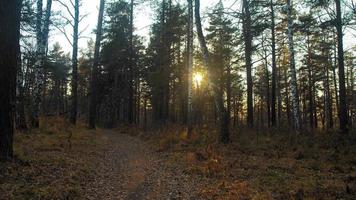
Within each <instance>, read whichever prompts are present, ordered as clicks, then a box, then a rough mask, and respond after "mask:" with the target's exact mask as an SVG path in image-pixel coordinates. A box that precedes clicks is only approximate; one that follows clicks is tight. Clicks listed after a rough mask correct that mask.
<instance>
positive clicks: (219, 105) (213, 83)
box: [195, 0, 230, 143]
mask: <svg viewBox="0 0 356 200" xmlns="http://www.w3.org/2000/svg"><path fill="white" fill-rule="evenodd" d="M195 24H196V28H197V34H198V39H199V43H200V48H201V51H202V53H203V60H204V65H205V66H206V67H207V68H208V74H207V76H208V82H209V87H211V88H212V92H213V97H214V103H215V107H216V110H217V112H218V113H219V114H220V116H221V117H220V140H221V142H223V143H228V142H229V141H230V133H229V121H228V120H227V114H226V113H227V111H226V108H225V106H224V102H223V97H222V95H219V93H221V91H219V88H218V84H217V82H218V78H217V77H216V75H217V73H216V68H214V67H212V66H211V64H210V56H209V51H208V47H207V45H206V41H205V37H204V34H203V29H202V25H201V18H200V0H195Z"/></svg>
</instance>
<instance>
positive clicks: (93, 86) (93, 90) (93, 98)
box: [89, 0, 105, 129]
mask: <svg viewBox="0 0 356 200" xmlns="http://www.w3.org/2000/svg"><path fill="white" fill-rule="evenodd" d="M104 7H105V0H100V8H99V16H98V24H97V29H96V39H95V47H94V61H93V67H92V69H91V81H90V99H89V128H91V129H94V128H95V123H96V120H95V118H96V107H97V94H98V91H97V89H98V88H97V87H98V86H97V84H98V83H97V82H98V73H99V72H98V66H99V54H100V44H101V34H102V27H103V17H104Z"/></svg>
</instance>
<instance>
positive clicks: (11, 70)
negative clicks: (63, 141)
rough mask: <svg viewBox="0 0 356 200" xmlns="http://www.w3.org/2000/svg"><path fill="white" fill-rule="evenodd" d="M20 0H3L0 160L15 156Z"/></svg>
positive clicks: (0, 19)
mask: <svg viewBox="0 0 356 200" xmlns="http://www.w3.org/2000/svg"><path fill="white" fill-rule="evenodd" d="M21 4H22V1H21V0H2V1H0V44H1V45H0V71H1V73H0V93H1V95H0V105H1V106H0V160H2V161H3V160H9V159H11V158H12V157H13V145H12V144H13V134H14V115H15V110H14V107H15V103H16V100H15V97H16V75H17V69H18V65H19V63H18V61H19V56H20V45H19V39H20V17H21V14H20V13H21Z"/></svg>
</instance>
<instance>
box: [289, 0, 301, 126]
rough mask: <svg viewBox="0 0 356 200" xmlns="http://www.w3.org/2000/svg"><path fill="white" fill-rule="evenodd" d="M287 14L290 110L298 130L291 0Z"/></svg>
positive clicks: (298, 115)
mask: <svg viewBox="0 0 356 200" xmlns="http://www.w3.org/2000/svg"><path fill="white" fill-rule="evenodd" d="M287 15H288V47H289V65H290V69H289V74H290V86H291V94H292V110H293V122H294V128H295V130H296V131H297V132H299V130H300V128H301V126H300V110H299V94H298V85H297V71H296V68H295V60H294V53H295V52H294V41H293V19H292V4H291V0H287Z"/></svg>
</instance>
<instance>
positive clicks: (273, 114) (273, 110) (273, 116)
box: [271, 0, 277, 127]
mask: <svg viewBox="0 0 356 200" xmlns="http://www.w3.org/2000/svg"><path fill="white" fill-rule="evenodd" d="M274 18H275V15H274V5H273V0H271V32H272V33H271V34H272V88H271V90H272V91H271V92H272V97H271V123H272V124H271V125H272V127H275V126H276V124H277V123H276V82H277V81H276V79H277V65H276V36H275V19H274Z"/></svg>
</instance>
